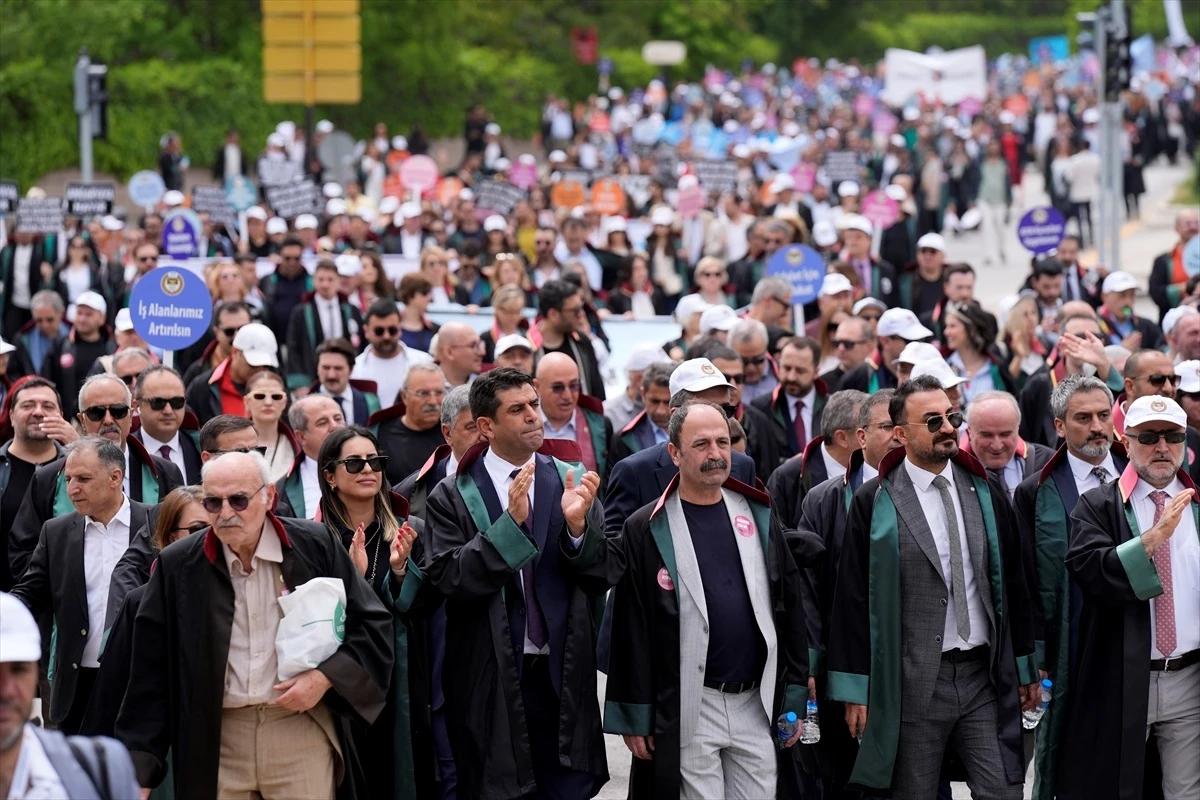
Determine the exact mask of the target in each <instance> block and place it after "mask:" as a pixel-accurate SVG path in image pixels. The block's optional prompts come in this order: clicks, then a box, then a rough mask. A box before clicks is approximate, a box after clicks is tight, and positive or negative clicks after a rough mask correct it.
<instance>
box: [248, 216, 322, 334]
mask: <svg viewBox="0 0 1200 800" xmlns="http://www.w3.org/2000/svg"><path fill="white" fill-rule="evenodd" d="M251 211H253V209H251ZM259 211H262V209H259ZM251 219H253V217H251ZM265 219H266V215H265V214H263V221H264V222H265ZM259 227H260V228H261V227H262V225H261V224H260V225H259ZM251 228H253V223H252V224H251ZM263 242H264V244H265V245H266V246H267V247H268V248H269V247H272V245H271V244H270V240H269V239H267V238H266V236H265V235H264V236H263ZM303 253H304V245H303V244H302V243H301V241H300V240H299V239H297V238H296V237H294V236H289V237H288V238H287V239H284V240H283V244H282V245H280V246H279V252H278V253H277V254H275V255H274V256H272V258H273V259H277V263H276V266H275V271H274V272H272V273H271V274H269V275H264V276H263V278H262V280H260V281H259V288H260V289H261V291H262V297H263V301H264V307H266V308H268V309H269V310H270V317H269V321H268V322H267V324H268V325H270V326H271V331H272V332H273V333H274V334H275V338H276V339H279V340H281V341H286V340H287V333H288V323H289V322H290V321H291V319H292V311H293V310H295V308H296V307H297V306H299V305H300V304H301V303H302V302H304V296H305V295H306V294H307V293H309V292H311V291H312V290H313V279H312V276H311V275H309V274H308V270H306V269H305V268H304V263H303V261H302V260H301V259H302V258H303ZM262 255H263V257H265V256H266V255H267V253H263V254H262Z"/></svg>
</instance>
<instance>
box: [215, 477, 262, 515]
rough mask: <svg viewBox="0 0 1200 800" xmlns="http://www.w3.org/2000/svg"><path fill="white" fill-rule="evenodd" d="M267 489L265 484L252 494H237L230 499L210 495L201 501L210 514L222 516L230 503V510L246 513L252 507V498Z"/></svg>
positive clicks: (230, 496)
mask: <svg viewBox="0 0 1200 800" xmlns="http://www.w3.org/2000/svg"><path fill="white" fill-rule="evenodd" d="M265 488H267V487H266V485H265V484H264V485H262V486H259V487H258V488H257V489H255V490H254V491H253V492H251V493H250V494H243V493H242V492H238V493H237V494H231V495H229V497H215V496H213V495H209V496H208V497H205V498H204V499H203V500H201V501H200V505H202V506H204V510H205V511H207V512H208V513H210V514H220V513H221V508H222V507H223V506H224V505H225V503H226V502H228V503H229V508H230V509H232V510H233V511H245V510H246V509H247V508H249V507H250V498H251V497H254V495H256V494H258V493H259V492H261V491H262V490H263V489H265Z"/></svg>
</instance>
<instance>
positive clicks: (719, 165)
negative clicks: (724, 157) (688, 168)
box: [692, 158, 737, 194]
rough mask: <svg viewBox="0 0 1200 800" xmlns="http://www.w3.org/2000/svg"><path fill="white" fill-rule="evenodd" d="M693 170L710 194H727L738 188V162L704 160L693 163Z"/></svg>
mask: <svg viewBox="0 0 1200 800" xmlns="http://www.w3.org/2000/svg"><path fill="white" fill-rule="evenodd" d="M692 169H693V171H695V173H696V178H697V179H699V181H700V185H701V186H703V187H704V189H705V190H706V191H709V192H720V193H721V194H725V193H727V192H732V191H734V190H735V189H736V188H737V162H736V161H718V160H716V159H709V158H706V159H702V160H700V161H696V162H693V164H692Z"/></svg>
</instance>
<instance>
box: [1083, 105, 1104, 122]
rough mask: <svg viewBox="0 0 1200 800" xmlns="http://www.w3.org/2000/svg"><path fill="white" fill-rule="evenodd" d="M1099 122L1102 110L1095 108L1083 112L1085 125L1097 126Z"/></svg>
mask: <svg viewBox="0 0 1200 800" xmlns="http://www.w3.org/2000/svg"><path fill="white" fill-rule="evenodd" d="M1099 121H1100V109H1098V108H1094V107H1093V108H1085V109H1084V110H1083V124H1084V125H1095V124H1096V123H1097V122H1099Z"/></svg>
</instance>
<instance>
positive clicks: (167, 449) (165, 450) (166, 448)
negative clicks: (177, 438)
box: [158, 444, 171, 461]
mask: <svg viewBox="0 0 1200 800" xmlns="http://www.w3.org/2000/svg"><path fill="white" fill-rule="evenodd" d="M158 452H159V454H160V455H162V457H163V458H165V459H166V460H167V461H170V460H171V445H169V444H164V445H163V446H162V447H160V448H158Z"/></svg>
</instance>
